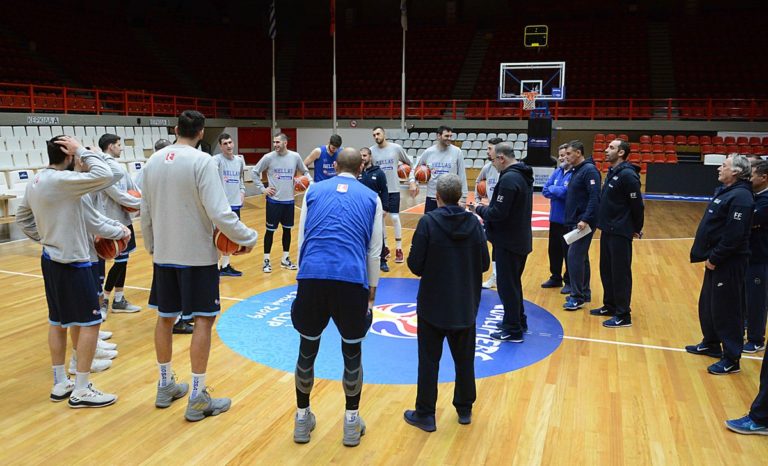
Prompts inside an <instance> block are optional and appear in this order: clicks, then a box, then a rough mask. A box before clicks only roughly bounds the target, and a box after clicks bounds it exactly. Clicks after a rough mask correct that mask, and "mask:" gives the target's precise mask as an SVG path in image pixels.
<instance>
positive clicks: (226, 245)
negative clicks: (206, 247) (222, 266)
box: [213, 228, 240, 256]
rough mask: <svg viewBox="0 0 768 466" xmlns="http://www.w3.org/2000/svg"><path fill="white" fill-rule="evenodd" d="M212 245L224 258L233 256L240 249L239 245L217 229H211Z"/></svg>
mask: <svg viewBox="0 0 768 466" xmlns="http://www.w3.org/2000/svg"><path fill="white" fill-rule="evenodd" d="M213 244H215V245H216V249H218V250H219V252H220V253H222V254H224V255H225V256H228V255H230V254H234V253H236V252H237V251H238V250H239V249H240V245H239V244H237V243H235V242H234V241H232V240H231V239H229V238H227V235H225V234H224V233H222V232H221V231H220V230H219V229H218V228H214V229H213Z"/></svg>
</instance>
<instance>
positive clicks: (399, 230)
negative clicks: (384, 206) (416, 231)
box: [389, 214, 403, 249]
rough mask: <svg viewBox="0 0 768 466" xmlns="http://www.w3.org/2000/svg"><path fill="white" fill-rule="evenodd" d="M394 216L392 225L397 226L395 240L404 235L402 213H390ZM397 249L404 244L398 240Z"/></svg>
mask: <svg viewBox="0 0 768 466" xmlns="http://www.w3.org/2000/svg"><path fill="white" fill-rule="evenodd" d="M389 216H390V217H391V218H392V226H393V227H395V241H398V240H397V238H402V237H403V224H402V223H401V222H400V214H389ZM397 249H403V247H402V244H401V243H399V242H398V244H397Z"/></svg>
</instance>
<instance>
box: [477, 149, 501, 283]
mask: <svg viewBox="0 0 768 466" xmlns="http://www.w3.org/2000/svg"><path fill="white" fill-rule="evenodd" d="M502 142H504V140H503V139H501V138H492V139H489V140H488V146H487V147H486V150H487V151H488V163H486V164H485V165H483V168H481V169H480V174H478V175H477V180H475V202H481V200H482V201H484V202H483V204H488V202H489V200H490V199H492V198H493V189H494V188H495V187H496V183H498V181H499V171H498V170H497V169H496V167H494V166H493V159H495V158H496V144H500V143H502ZM483 180H485V196H480V195H478V193H477V184H478V183H480V182H481V181H483ZM481 198H482V199H481ZM491 257H492V259H493V262H492V264H493V268H492V271H491V276H490V277H489V278H488V280H486V281H484V282H483V288H496V257H495V256H494V255H493V254H491Z"/></svg>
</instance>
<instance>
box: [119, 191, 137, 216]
mask: <svg viewBox="0 0 768 466" xmlns="http://www.w3.org/2000/svg"><path fill="white" fill-rule="evenodd" d="M126 192H127V193H128V194H130V195H131V196H133V197H137V198H139V199H141V193H140V192H138V191H136V190H133V189H129V190H128V191H126ZM123 210H124V211H126V212H138V211H139V209H135V208H133V207H126V206H123Z"/></svg>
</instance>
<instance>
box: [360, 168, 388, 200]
mask: <svg viewBox="0 0 768 466" xmlns="http://www.w3.org/2000/svg"><path fill="white" fill-rule="evenodd" d="M360 182H361V183H363V184H364V185H366V186H368V188H370V189H372V190H373V192H375V193H376V194H378V195H379V199H381V207H382V208H383V209H384V210H385V211H386V210H387V207H388V206H389V191H387V175H385V174H384V171H383V170H382V169H381V168H379V166H378V165H373V164H371V166H370V167H368V168H366V169H365V170H363V171H362V172H361V173H360Z"/></svg>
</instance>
